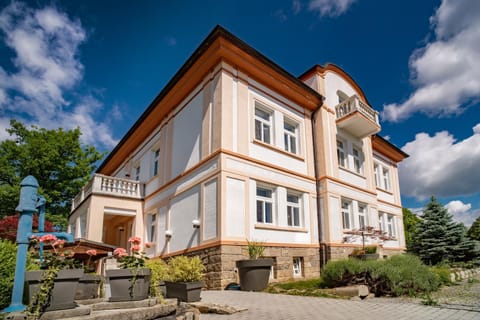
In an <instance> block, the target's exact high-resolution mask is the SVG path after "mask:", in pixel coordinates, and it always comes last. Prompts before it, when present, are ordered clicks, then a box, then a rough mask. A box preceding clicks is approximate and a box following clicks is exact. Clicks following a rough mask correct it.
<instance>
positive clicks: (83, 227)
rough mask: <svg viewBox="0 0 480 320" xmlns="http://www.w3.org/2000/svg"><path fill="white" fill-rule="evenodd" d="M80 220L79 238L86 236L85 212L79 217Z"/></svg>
mask: <svg viewBox="0 0 480 320" xmlns="http://www.w3.org/2000/svg"><path fill="white" fill-rule="evenodd" d="M79 221H80V238H86V237H87V214H86V213H84V214H82V215H80V217H79Z"/></svg>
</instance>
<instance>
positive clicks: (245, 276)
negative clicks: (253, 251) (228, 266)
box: [236, 258, 273, 291]
mask: <svg viewBox="0 0 480 320" xmlns="http://www.w3.org/2000/svg"><path fill="white" fill-rule="evenodd" d="M236 265H237V268H238V275H239V277H240V290H242V291H262V290H264V289H265V288H266V287H267V285H268V280H269V278H270V271H271V269H272V265H273V259H270V258H266V259H256V260H239V261H237V262H236Z"/></svg>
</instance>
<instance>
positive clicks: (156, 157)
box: [153, 149, 160, 176]
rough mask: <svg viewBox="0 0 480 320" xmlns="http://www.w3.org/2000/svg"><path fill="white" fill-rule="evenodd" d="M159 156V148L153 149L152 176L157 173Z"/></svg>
mask: <svg viewBox="0 0 480 320" xmlns="http://www.w3.org/2000/svg"><path fill="white" fill-rule="evenodd" d="M159 157H160V149H157V150H154V151H153V176H156V175H157V174H158V160H159Z"/></svg>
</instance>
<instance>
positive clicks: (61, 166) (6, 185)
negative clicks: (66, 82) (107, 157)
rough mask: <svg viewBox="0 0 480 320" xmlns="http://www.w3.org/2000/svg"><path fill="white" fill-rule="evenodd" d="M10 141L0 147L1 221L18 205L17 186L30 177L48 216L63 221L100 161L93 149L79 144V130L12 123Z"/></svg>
mask: <svg viewBox="0 0 480 320" xmlns="http://www.w3.org/2000/svg"><path fill="white" fill-rule="evenodd" d="M7 132H8V133H9V134H10V136H11V138H10V139H8V140H5V141H2V142H1V143H0V217H4V216H8V215H12V214H13V213H14V210H15V208H16V206H17V205H18V197H19V191H20V182H21V181H22V179H23V178H24V177H26V176H27V175H33V176H34V177H35V178H36V179H37V180H38V183H39V185H40V188H39V193H40V194H41V195H43V196H44V197H45V198H46V200H47V212H48V213H50V214H55V215H61V216H63V217H66V216H67V214H68V212H69V209H70V205H71V200H72V198H73V197H75V195H76V194H77V193H78V192H79V191H80V189H81V187H82V186H83V185H84V184H85V183H86V182H87V181H88V180H89V178H90V175H91V173H92V172H93V170H94V169H95V167H96V162H97V161H98V160H100V159H101V158H102V157H103V154H102V153H100V152H99V151H97V150H96V149H95V148H94V147H93V146H88V145H82V144H81V143H80V135H81V132H80V129H79V128H76V129H74V130H63V129H61V128H60V129H56V130H47V129H44V128H38V127H36V126H31V127H30V128H27V127H26V126H25V125H24V124H22V123H21V122H19V121H16V120H11V121H10V128H9V129H7Z"/></svg>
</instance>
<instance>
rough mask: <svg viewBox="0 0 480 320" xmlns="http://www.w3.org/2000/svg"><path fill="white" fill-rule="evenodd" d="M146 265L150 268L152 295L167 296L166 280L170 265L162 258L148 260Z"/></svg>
mask: <svg viewBox="0 0 480 320" xmlns="http://www.w3.org/2000/svg"><path fill="white" fill-rule="evenodd" d="M146 266H147V267H148V268H149V269H150V272H151V278H150V295H151V296H152V297H166V292H167V291H166V288H165V280H166V279H167V275H168V266H167V264H166V263H165V261H163V260H162V259H154V260H147V261H146Z"/></svg>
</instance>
